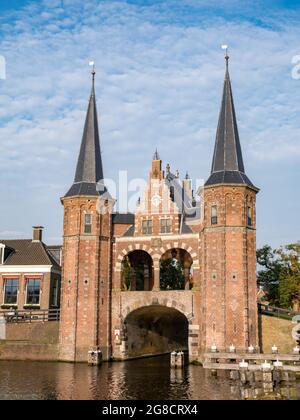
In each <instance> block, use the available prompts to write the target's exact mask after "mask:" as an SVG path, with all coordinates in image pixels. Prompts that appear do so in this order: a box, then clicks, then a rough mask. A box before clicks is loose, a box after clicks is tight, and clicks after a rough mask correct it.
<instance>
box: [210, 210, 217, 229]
mask: <svg viewBox="0 0 300 420" xmlns="http://www.w3.org/2000/svg"><path fill="white" fill-rule="evenodd" d="M211 224H212V225H217V224H218V213H217V206H212V207H211Z"/></svg>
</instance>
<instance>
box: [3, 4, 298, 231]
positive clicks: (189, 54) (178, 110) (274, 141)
mask: <svg viewBox="0 0 300 420" xmlns="http://www.w3.org/2000/svg"><path fill="white" fill-rule="evenodd" d="M247 3H248V2H247ZM258 3H259V2H258ZM238 4H240V2H238ZM60 5H61V2H60V1H56V2H55V1H52V0H51V1H49V0H47V1H46V0H45V1H43V2H41V4H40V5H38V4H32V5H31V6H28V7H27V8H26V9H24V10H21V11H18V12H16V13H14V14H12V15H10V17H9V19H8V17H7V16H6V17H5V16H4V17H3V18H2V20H3V19H4V22H5V25H4V27H3V35H2V43H1V46H2V47H1V50H0V54H2V55H4V56H5V57H6V60H7V80H6V81H1V80H0V88H1V95H0V121H1V125H0V139H1V142H0V171H1V174H2V175H1V178H2V181H3V182H1V185H0V193H1V197H11V200H10V202H9V203H7V202H6V203H5V204H4V203H2V201H1V203H0V206H1V207H2V211H3V212H4V213H5V215H6V216H5V217H4V218H3V219H2V223H6V225H7V226H11V227H12V230H14V227H15V226H14V224H17V225H18V226H19V227H20V228H22V229H27V228H28V227H27V224H31V223H33V224H34V223H36V221H37V220H36V219H39V220H40V219H43V224H45V225H46V226H47V225H49V226H50V228H49V231H50V232H49V234H50V235H51V236H52V237H57V236H58V234H59V229H60V226H61V220H59V222H57V220H58V219H59V218H60V217H61V209H60V207H59V200H58V198H59V197H58V196H59V195H62V194H63V193H64V192H65V191H66V190H67V188H68V187H69V185H70V183H71V182H72V177H73V173H74V170H75V164H76V158H77V153H78V149H79V144H80V139H81V135H82V129H83V124H84V117H85V111H86V106H87V100H88V95H89V90H90V80H89V75H88V72H89V67H88V62H89V61H90V60H91V59H93V60H94V61H95V62H96V66H97V81H96V84H97V97H98V106H99V113H100V124H101V128H100V130H101V142H102V150H103V160H104V166H105V174H106V176H115V175H116V173H117V170H118V169H126V168H129V172H130V176H139V177H140V176H146V175H147V171H148V167H149V164H150V159H151V157H152V154H153V151H154V149H155V147H156V146H157V147H158V148H159V150H160V154H161V156H162V157H163V159H164V161H165V162H164V163H167V161H169V162H170V163H171V165H172V166H173V167H174V169H176V168H177V167H178V168H179V169H180V170H181V172H185V170H186V169H189V172H190V173H191V174H192V175H193V176H194V177H203V178H206V177H207V176H208V172H209V168H210V162H211V158H212V151H213V142H214V135H215V129H216V125H217V118H218V112H219V106H220V97H221V90H222V80H223V76H224V64H223V59H222V54H223V53H222V50H221V49H220V45H221V44H222V43H223V42H226V43H228V44H229V46H230V56H231V59H230V67H231V75H232V81H233V91H234V96H235V102H236V109H237V116H238V120H239V127H240V137H241V141H242V146H243V150H244V155H245V160H246V162H245V163H246V168H249V171H250V173H249V175H250V177H251V178H253V180H254V181H255V182H260V180H259V179H256V173H257V172H259V171H260V168H261V166H262V165H265V164H266V162H269V164H270V165H277V167H280V165H286V163H287V162H289V164H290V165H295V168H296V167H299V157H300V147H299V107H300V105H299V101H298V96H297V95H296V94H295V91H296V90H298V89H299V86H300V85H299V83H300V81H296V80H293V79H292V78H291V58H292V56H293V55H295V54H297V53H300V46H299V42H298V40H299V35H300V29H299V28H298V26H297V25H295V14H294V13H289V14H285V15H282V16H281V17H280V18H279V17H278V15H276V12H275V11H274V13H273V14H272V15H271V14H270V15H269V16H268V15H266V16H265V22H264V23H265V24H263V25H260V26H258V25H257V22H256V21H255V19H254V16H253V21H254V23H252V21H251V19H248V20H247V19H245V18H244V17H243V18H241V19H239V18H238V16H237V15H235V16H234V19H229V18H227V20H226V19H225V18H224V17H223V16H221V15H217V14H216V10H224V13H228V11H231V12H232V11H235V8H234V2H227V1H226V2H225V1H224V2H222V3H221V4H220V2H218V5H216V3H214V4H213V5H211V2H208V1H201V2H199V1H183V2H176V1H175V2H174V1H172V2H169V1H168V2H157V4H156V5H155V4H154V5H153V4H152V6H151V7H150V6H149V7H141V6H137V5H136V4H134V2H132V3H131V4H129V2H124V1H123V2H121V1H120V2H113V1H96V0H87V1H85V2H82V1H81V0H80V1H79V0H72V1H71V0H70V1H68V0H66V1H64V8H63V9H62V8H61V7H60ZM254 6H255V7H257V4H256V5H254ZM254 6H253V4H252V6H251V7H250V6H249V4H248V5H247V6H245V5H244V7H243V8H241V7H240V13H241V14H242V15H246V13H248V12H249V10H250V9H251V10H254ZM188 7H194V8H196V9H193V13H191V12H190V15H189V13H187V10H189V9H187V8H188ZM201 8H202V9H201ZM179 10H181V11H185V13H182V15H181V14H180V13H178V11H179ZM191 10H192V9H191ZM195 10H196V11H197V10H198V12H199V10H202V12H203V13H200V12H199V13H194V12H195ZM235 13H236V12H235ZM275 26H276V27H275ZM183 157H184V158H183ZM263 181H264V180H262V183H263ZM287 182H288V179H287ZM48 185H49V186H52V187H51V188H47V186H48ZM37 190H38V193H37ZM20 196H22V202H23V203H24V205H25V206H27V208H30V212H29V210H28V213H27V212H25V214H24V216H23V217H22V218H21V219H20V220H19V219H18V220H17V221H16V217H13V216H12V215H17V213H18V200H20ZM5 201H7V200H5ZM50 213H51V214H50ZM41 214H42V215H43V217H41ZM58 223H59V228H57V224H58ZM19 227H18V229H19ZM29 229H30V227H29Z"/></svg>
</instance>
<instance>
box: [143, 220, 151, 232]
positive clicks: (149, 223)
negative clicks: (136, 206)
mask: <svg viewBox="0 0 300 420" xmlns="http://www.w3.org/2000/svg"><path fill="white" fill-rule="evenodd" d="M144 223H146V224H147V226H146V230H147V232H146V233H144ZM150 228H151V232H149V230H150ZM152 234H153V220H152V219H144V220H142V235H152Z"/></svg>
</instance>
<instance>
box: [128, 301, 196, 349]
mask: <svg viewBox="0 0 300 420" xmlns="http://www.w3.org/2000/svg"><path fill="white" fill-rule="evenodd" d="M122 336H123V340H124V342H125V343H126V344H125V354H124V356H125V357H143V356H150V355H158V354H164V353H170V352H172V351H174V350H176V351H179V350H181V351H182V350H183V351H188V347H189V322H188V319H187V318H186V316H185V315H184V314H183V313H182V312H181V311H179V310H178V309H175V308H174V307H168V306H165V305H157V304H154V305H148V306H141V307H139V308H137V309H135V310H133V311H131V312H129V313H128V315H127V316H126V318H125V319H124V322H123V334H122Z"/></svg>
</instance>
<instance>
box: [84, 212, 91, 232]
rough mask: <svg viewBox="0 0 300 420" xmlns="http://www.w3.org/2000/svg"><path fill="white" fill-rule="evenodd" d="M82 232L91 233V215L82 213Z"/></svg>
mask: <svg viewBox="0 0 300 420" xmlns="http://www.w3.org/2000/svg"><path fill="white" fill-rule="evenodd" d="M84 233H92V215H91V214H85V215H84Z"/></svg>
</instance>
